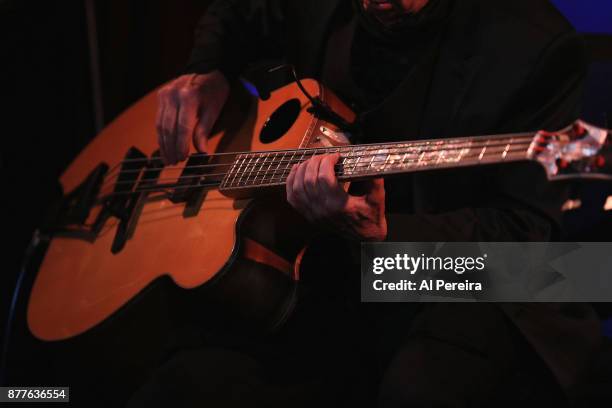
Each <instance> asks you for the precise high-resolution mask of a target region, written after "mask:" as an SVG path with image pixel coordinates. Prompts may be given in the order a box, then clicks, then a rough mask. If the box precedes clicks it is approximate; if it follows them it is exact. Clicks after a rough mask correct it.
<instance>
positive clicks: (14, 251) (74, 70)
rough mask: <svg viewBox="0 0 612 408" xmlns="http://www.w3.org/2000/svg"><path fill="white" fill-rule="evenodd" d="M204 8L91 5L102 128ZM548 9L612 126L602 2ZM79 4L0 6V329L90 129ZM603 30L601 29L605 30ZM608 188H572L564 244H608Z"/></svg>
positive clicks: (170, 59)
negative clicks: (571, 38) (59, 184)
mask: <svg viewBox="0 0 612 408" xmlns="http://www.w3.org/2000/svg"><path fill="white" fill-rule="evenodd" d="M296 1H298V0H296ZM209 2H210V1H209V0H180V1H178V0H97V1H92V2H91V4H93V5H94V12H95V25H96V27H97V42H98V50H99V62H100V64H99V68H100V80H101V91H102V98H101V101H102V112H103V120H104V122H105V123H108V122H110V121H111V120H112V119H113V118H115V117H116V116H117V115H118V114H120V112H122V111H123V110H124V109H125V108H126V107H128V106H129V105H130V104H132V103H133V102H135V101H137V100H138V99H139V98H140V97H142V96H143V95H144V94H146V93H147V92H149V91H151V90H152V89H154V88H155V87H156V86H158V85H159V84H161V83H163V82H165V81H167V80H169V79H171V78H172V77H174V76H175V75H176V74H177V73H178V72H179V71H180V70H181V68H182V67H183V65H184V63H185V61H186V59H187V57H188V55H189V50H190V48H191V44H192V33H193V28H194V26H195V22H196V21H197V19H198V17H199V16H200V15H201V14H202V13H203V11H204V10H205V9H206V6H207V5H208V3H209ZM557 3H558V4H559V5H560V7H561V8H562V10H564V11H566V12H567V13H568V15H569V17H571V19H572V20H573V21H574V22H575V23H576V25H577V26H578V28H579V29H580V30H582V31H589V33H588V35H587V36H586V39H587V43H588V46H589V50H590V54H591V58H592V65H591V69H590V75H589V80H588V84H587V93H586V96H585V109H584V117H585V118H586V119H588V120H590V121H592V122H594V123H596V124H599V125H602V126H608V127H612V121H610V120H612V116H611V115H610V114H611V113H612V26H608V25H609V22H610V21H612V6H611V3H610V2H609V1H607V0H590V1H584V2H583V1H580V2H576V1H565V0H557ZM85 4H86V2H85V0H81V1H78V0H48V1H30V0H19V1H18V0H0V70H1V71H0V72H1V74H2V75H0V78H1V79H0V92H1V95H2V102H3V103H2V108H1V110H0V112H1V113H0V118H1V122H0V123H1V127H0V142H1V146H2V147H1V149H0V174H2V183H3V185H4V186H5V188H4V189H3V191H4V192H3V194H2V203H3V209H4V211H3V213H4V214H5V217H6V218H5V219H6V220H5V222H4V225H3V232H4V234H3V236H4V240H5V242H7V244H8V245H3V247H4V248H6V249H5V251H6V252H4V251H3V253H4V256H3V258H4V259H2V261H1V262H0V268H1V269H0V274H1V276H2V279H1V280H0V285H1V286H0V288H1V289H0V298H1V305H0V306H1V307H0V314H1V315H2V318H1V319H0V322H2V326H1V327H4V320H5V316H6V313H5V311H6V310H8V306H9V303H10V298H11V294H12V290H13V287H14V284H15V280H16V276H17V272H18V270H19V265H20V262H21V260H22V258H23V253H24V250H25V248H26V247H27V244H28V242H29V240H30V238H31V235H32V231H33V230H34V229H35V227H36V226H37V225H39V223H40V222H41V219H42V217H43V214H44V211H45V208H46V207H47V205H48V203H49V200H50V197H51V196H52V192H53V191H54V188H55V186H56V180H57V178H58V177H59V175H60V174H61V172H62V170H63V169H64V168H65V166H66V165H67V164H68V163H69V162H70V161H71V160H72V159H73V158H74V156H75V155H76V154H77V153H78V152H79V151H80V150H81V149H82V148H83V146H84V145H85V144H86V143H87V142H88V141H89V140H90V139H91V137H93V136H94V135H95V134H96V133H97V132H96V121H95V116H96V114H95V110H94V104H93V87H92V76H91V65H90V47H89V39H88V30H87V28H88V26H87V17H86V16H87V13H86V6H85ZM577 4H580V5H581V7H577ZM585 10H589V11H588V12H586V11H585ZM606 16H607V17H606ZM602 21H603V22H606V21H607V22H608V24H605V23H602ZM607 26H608V27H607ZM606 27H607V29H608V30H609V31H610V32H608V33H606V32H605V31H606ZM567 58H568V59H571V58H572V56H571V55H568V56H567ZM607 120H608V122H606V121H607ZM609 184H610V183H608V185H602V184H589V185H586V186H577V187H576V189H575V193H576V195H579V196H580V197H581V198H583V203H584V208H583V209H582V210H580V211H576V212H573V213H571V214H568V216H567V225H566V227H567V231H568V237H569V238H575V239H584V240H593V241H597V240H610V237H611V236H612V235H611V233H610V231H612V222H611V218H612V212H608V213H607V214H604V213H603V212H602V211H601V209H602V206H603V202H604V200H605V198H606V197H607V196H608V195H612V191H611V189H610V185H609ZM0 330H2V329H0Z"/></svg>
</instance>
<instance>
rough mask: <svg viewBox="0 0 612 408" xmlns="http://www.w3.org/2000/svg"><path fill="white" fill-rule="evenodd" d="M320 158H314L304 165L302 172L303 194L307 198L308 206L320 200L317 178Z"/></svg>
mask: <svg viewBox="0 0 612 408" xmlns="http://www.w3.org/2000/svg"><path fill="white" fill-rule="evenodd" d="M322 158H323V156H315V157H313V158H311V159H309V160H307V161H306V162H305V163H304V165H305V167H306V169H305V170H304V192H305V193H306V196H307V197H308V198H309V200H310V204H314V203H315V202H317V201H318V199H319V198H320V197H319V188H318V178H319V166H320V165H321V159H322Z"/></svg>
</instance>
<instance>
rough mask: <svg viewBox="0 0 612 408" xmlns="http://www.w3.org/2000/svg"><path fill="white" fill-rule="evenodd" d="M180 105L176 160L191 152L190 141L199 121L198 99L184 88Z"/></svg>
mask: <svg viewBox="0 0 612 408" xmlns="http://www.w3.org/2000/svg"><path fill="white" fill-rule="evenodd" d="M180 92H181V93H180V106H179V111H178V118H177V121H176V129H175V138H176V140H175V153H176V157H175V158H176V160H179V161H180V160H184V159H185V158H186V157H187V155H188V154H189V143H190V141H191V137H192V135H193V134H194V132H195V127H196V125H197V122H198V106H197V100H196V99H195V98H194V97H193V96H192V94H191V93H190V92H189V91H188V90H186V89H185V88H183V90H181V91H180Z"/></svg>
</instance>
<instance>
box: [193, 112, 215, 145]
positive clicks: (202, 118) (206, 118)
mask: <svg viewBox="0 0 612 408" xmlns="http://www.w3.org/2000/svg"><path fill="white" fill-rule="evenodd" d="M219 113H220V108H217V107H216V106H215V105H214V103H210V104H207V105H204V106H203V107H202V108H201V109H200V114H199V115H198V122H197V125H196V129H195V132H194V134H193V145H194V146H195V147H196V149H197V150H198V151H199V152H201V153H206V150H207V148H208V139H209V138H210V136H211V133H212V130H213V127H214V126H215V122H216V121H217V118H218V117H219Z"/></svg>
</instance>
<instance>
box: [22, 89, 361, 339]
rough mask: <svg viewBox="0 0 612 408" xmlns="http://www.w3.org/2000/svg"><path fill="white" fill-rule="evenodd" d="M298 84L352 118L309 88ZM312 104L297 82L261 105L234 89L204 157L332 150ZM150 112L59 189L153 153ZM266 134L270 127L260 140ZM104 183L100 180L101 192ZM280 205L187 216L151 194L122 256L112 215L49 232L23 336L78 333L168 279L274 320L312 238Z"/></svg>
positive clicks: (261, 325)
mask: <svg viewBox="0 0 612 408" xmlns="http://www.w3.org/2000/svg"><path fill="white" fill-rule="evenodd" d="M303 84H304V86H305V87H306V89H307V90H308V91H309V93H311V94H312V95H313V96H320V97H321V99H323V100H325V101H326V102H327V103H328V104H329V105H330V106H332V107H333V108H334V109H335V110H336V111H338V112H340V113H341V114H343V116H346V119H347V120H352V113H351V112H350V110H349V109H348V108H346V107H345V106H344V105H342V104H341V103H340V102H339V100H338V99H337V98H336V97H335V96H334V95H333V94H331V93H330V92H329V91H327V90H326V89H324V88H323V87H322V86H321V85H319V84H318V83H317V82H315V81H312V80H306V81H303ZM288 101H293V102H292V104H293V106H294V107H295V106H299V109H298V110H297V111H296V112H294V113H295V115H293V116H292V114H291V112H289V114H288V113H287V112H286V111H287V109H284V108H282V107H283V106H285V105H286V103H287V102H288ZM297 102H299V105H297ZM285 107H286V106H285ZM309 107H310V102H309V100H308V98H307V97H306V96H304V95H303V94H302V93H301V92H300V91H299V90H298V88H297V86H296V85H288V86H286V87H284V88H281V89H278V90H276V91H275V92H273V93H272V95H271V97H270V98H269V99H268V100H266V101H261V100H258V99H257V98H255V97H253V96H251V95H250V94H248V93H246V91H244V90H243V89H242V87H239V86H237V87H236V88H235V89H234V90H233V91H232V96H231V98H230V100H229V101H228V103H227V105H226V107H225V108H224V111H223V114H222V116H221V118H220V120H219V122H218V123H217V125H216V131H215V132H214V136H213V137H211V139H210V140H209V145H208V146H209V150H210V152H209V153H213V152H214V153H221V152H241V151H263V150H280V149H295V148H299V147H320V146H330V145H336V144H339V143H340V142H339V141H338V140H337V138H334V140H332V139H330V138H328V137H327V135H325V134H323V133H322V131H321V127H322V126H326V127H327V128H329V129H334V127H333V126H332V125H330V124H328V123H326V122H323V121H321V120H320V119H318V118H316V117H315V116H313V115H312V114H310V113H309V112H308V111H307V109H308V108H309ZM279 108H281V109H279ZM289 110H290V109H289ZM156 112H157V96H156V92H153V93H151V94H149V95H148V96H146V97H145V98H143V99H142V100H141V101H140V102H138V103H137V104H135V105H134V106H133V107H131V108H130V109H129V110H128V111H126V112H125V113H124V114H123V115H122V116H120V117H119V118H118V119H117V120H115V121H114V122H113V123H112V124H110V125H109V126H108V127H107V128H106V129H105V130H104V131H103V132H102V133H101V134H100V135H98V136H97V137H96V138H95V139H94V140H93V141H92V142H91V144H90V145H89V146H87V148H86V149H85V150H84V151H83V152H82V153H81V154H80V155H79V156H78V157H77V158H76V160H75V161H74V162H73V163H72V164H71V165H70V166H69V167H68V169H67V170H66V172H65V173H64V174H63V176H62V178H61V180H60V181H61V184H62V187H63V190H64V191H65V192H70V191H72V190H74V189H76V188H77V187H78V186H79V185H80V184H81V183H83V180H84V179H86V178H87V176H88V175H89V174H90V173H92V171H94V170H95V168H96V167H97V166H98V165H100V164H101V163H106V164H108V166H109V168H110V169H111V170H110V172H109V173H110V174H112V171H113V170H112V169H114V168H117V167H115V166H117V165H119V164H120V163H121V162H122V160H124V158H125V155H126V152H128V151H129V150H130V149H132V148H136V149H137V150H138V151H140V152H141V153H143V154H144V155H145V156H147V157H151V156H152V155H153V154H154V152H155V151H156V150H157V148H158V147H157V137H156V131H155V115H156ZM275 112H278V113H277V114H276V115H274V114H275ZM283 115H284V116H286V117H280V116H283ZM287 115H288V116H287ZM279 117H280V118H279ZM274 121H280V125H278V126H277V128H280V129H281V130H280V131H278V129H276V130H277V131H276V133H275V132H271V131H269V129H270V125H271V124H272V125H275V124H274ZM283 126H284V127H283ZM265 127H267V129H268V131H266V132H267V133H266V132H263V133H262V129H264V128H265ZM273 127H274V126H273ZM287 128H288V130H287ZM283 129H284V130H286V131H283ZM279 132H280V133H279ZM281 133H282V134H281ZM264 136H265V137H264ZM191 153H195V152H193V151H192V152H191ZM179 174H180V172H177V169H173V168H171V167H170V168H163V169H162V170H161V174H160V175H159V179H160V180H167V179H173V178H174V179H176V178H177V176H178V175H179ZM112 187H113V186H112V185H107V183H106V181H105V182H104V183H103V184H102V191H101V192H102V193H104V192H109V191H112ZM283 197H284V191H278V192H276V193H271V194H268V195H266V196H265V197H261V198H249V199H232V198H229V197H226V196H224V195H222V194H221V193H220V192H219V191H217V190H212V191H207V192H206V194H205V195H204V198H203V200H202V201H201V205H198V208H197V209H196V211H195V214H193V213H192V214H190V215H188V216H186V215H185V213H184V211H185V203H184V202H173V201H170V200H168V199H163V198H152V197H149V198H147V200H146V201H145V202H144V203H143V204H142V207H141V209H140V211H139V215H138V218H137V222H136V223H135V227H133V231H131V232H130V234H129V235H127V238H126V240H125V242H124V244H123V246H122V247H121V248H120V250H118V251H111V248H112V247H113V243H114V241H115V240H116V236H117V233H118V228H120V225H119V223H120V221H119V218H116V217H109V218H108V219H107V220H106V222H105V223H104V225H103V227H102V228H101V230H100V231H99V232H98V233H96V234H94V236H92V234H89V235H87V234H80V235H79V234H78V233H65V232H66V228H64V229H63V232H57V233H53V232H52V239H51V242H50V244H49V247H48V249H47V252H46V254H45V256H44V259H43V261H42V263H41V265H40V268H39V271H38V275H37V277H36V279H35V282H34V286H33V288H32V291H31V294H30V299H29V303H28V310H27V319H28V326H29V328H30V330H31V332H32V333H33V334H34V336H35V337H37V338H38V339H40V340H43V341H57V340H63V339H68V338H71V337H74V336H77V335H79V334H81V333H84V332H86V331H87V330H89V329H91V328H93V327H95V326H96V325H98V324H100V323H102V322H104V321H105V320H106V319H108V318H109V317H111V316H112V315H113V314H115V313H117V312H119V311H120V309H121V308H123V307H126V305H128V304H129V302H130V300H131V299H133V298H134V297H136V296H138V295H139V294H140V293H141V292H143V290H144V289H145V288H147V287H148V286H149V285H151V283H152V282H154V281H155V280H157V279H160V278H162V277H166V276H167V277H169V278H171V279H172V281H173V282H174V283H175V284H176V285H177V286H179V287H180V288H182V289H184V290H186V291H189V292H192V293H197V294H198V295H199V294H201V295H202V296H203V297H205V298H206V305H207V306H206V307H215V306H211V305H216V306H218V310H219V311H221V310H223V313H225V314H229V315H232V316H233V318H236V319H238V320H237V321H239V322H244V323H245V324H248V325H252V326H253V327H254V328H256V329H257V330H268V329H272V328H274V327H276V326H278V325H280V324H282V323H283V321H284V320H285V319H286V318H287V316H288V315H289V314H290V312H291V308H292V305H293V303H294V301H295V294H296V293H295V288H296V284H297V280H298V274H299V260H300V256H301V254H302V253H303V250H304V248H305V247H306V245H307V240H308V232H307V230H308V227H307V224H306V223H305V221H304V220H302V219H301V218H300V217H299V216H298V215H297V214H296V213H294V212H293V211H292V210H291V209H290V207H289V206H288V205H287V204H286V202H285V200H284V199H282V198H283ZM279 198H280V199H279ZM102 206H103V204H101V203H97V204H95V205H94V206H93V207H92V208H91V210H90V211H89V214H88V216H87V221H86V222H85V223H84V226H76V227H74V230H78V229H79V228H86V227H87V226H90V225H92V224H93V223H94V222H95V221H96V219H97V217H98V216H99V214H100V212H101V211H103V208H102ZM68 230H69V232H70V229H68ZM72 232H74V231H72Z"/></svg>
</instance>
